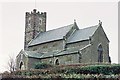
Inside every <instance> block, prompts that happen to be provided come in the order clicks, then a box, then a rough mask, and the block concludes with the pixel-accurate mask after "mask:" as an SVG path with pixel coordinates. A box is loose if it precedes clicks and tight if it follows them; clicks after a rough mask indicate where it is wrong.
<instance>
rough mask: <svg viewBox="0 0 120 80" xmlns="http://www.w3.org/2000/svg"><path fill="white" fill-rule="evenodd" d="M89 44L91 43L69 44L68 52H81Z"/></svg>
mask: <svg viewBox="0 0 120 80" xmlns="http://www.w3.org/2000/svg"><path fill="white" fill-rule="evenodd" d="M88 44H89V41H82V42H75V43H71V44H67V50H70V49H71V50H77V51H78V50H80V49H81V48H83V47H85V46H86V45H88Z"/></svg>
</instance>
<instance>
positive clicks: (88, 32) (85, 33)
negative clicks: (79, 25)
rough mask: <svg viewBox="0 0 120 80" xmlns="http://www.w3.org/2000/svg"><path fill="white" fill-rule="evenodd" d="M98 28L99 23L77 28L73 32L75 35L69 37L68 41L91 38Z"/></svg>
mask: <svg viewBox="0 0 120 80" xmlns="http://www.w3.org/2000/svg"><path fill="white" fill-rule="evenodd" d="M97 28H98V25H96V26H91V27H87V28H84V29H79V30H76V31H75V32H74V33H73V35H71V36H70V37H69V38H68V40H67V43H73V42H77V41H82V40H87V39H89V37H91V36H92V35H93V34H94V32H95V31H96V29H97Z"/></svg>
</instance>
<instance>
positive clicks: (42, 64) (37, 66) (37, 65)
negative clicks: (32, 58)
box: [35, 62, 52, 69]
mask: <svg viewBox="0 0 120 80" xmlns="http://www.w3.org/2000/svg"><path fill="white" fill-rule="evenodd" d="M50 67H52V65H51V64H47V63H42V62H39V63H36V64H35V69H46V68H50Z"/></svg>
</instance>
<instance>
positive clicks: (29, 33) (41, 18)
mask: <svg viewBox="0 0 120 80" xmlns="http://www.w3.org/2000/svg"><path fill="white" fill-rule="evenodd" d="M25 19H26V21H25V41H24V49H25V50H26V49H27V45H28V43H29V42H30V41H31V40H32V39H34V38H35V37H36V36H37V34H38V33H41V32H45V31H46V12H41V13H40V12H39V11H38V12H37V11H36V9H34V10H33V12H31V13H29V12H26V16H25Z"/></svg>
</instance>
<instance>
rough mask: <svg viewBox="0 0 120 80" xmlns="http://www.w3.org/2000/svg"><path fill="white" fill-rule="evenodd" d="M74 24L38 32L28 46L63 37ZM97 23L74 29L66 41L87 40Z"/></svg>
mask: <svg viewBox="0 0 120 80" xmlns="http://www.w3.org/2000/svg"><path fill="white" fill-rule="evenodd" d="M73 26H74V24H71V25H67V26H64V27H61V28H57V29H53V30H49V31H46V32H43V33H40V34H38V36H37V37H36V38H35V39H33V40H32V41H31V42H30V43H29V44H28V46H33V45H37V44H41V43H46V42H50V41H54V40H60V39H63V38H64V36H66V34H67V33H68V32H69V31H70V29H71V28H72V27H73ZM98 26H99V25H95V26H91V27H88V28H84V29H78V30H76V31H75V32H74V33H73V34H72V35H71V36H70V37H69V38H68V39H67V41H66V42H67V43H73V42H77V41H82V40H87V39H89V37H90V36H92V35H93V34H94V32H95V31H96V29H97V28H98Z"/></svg>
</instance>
